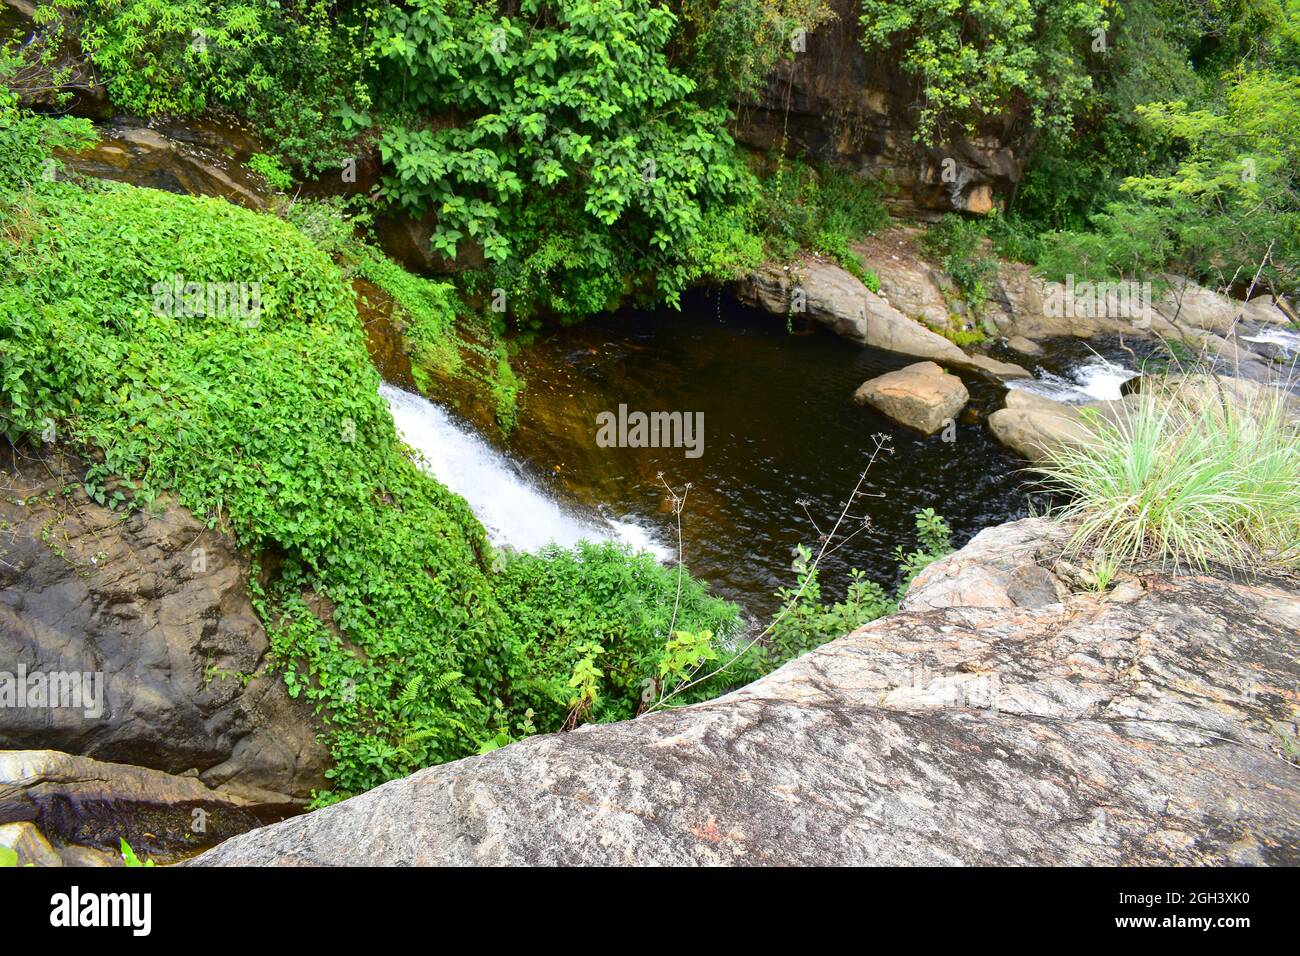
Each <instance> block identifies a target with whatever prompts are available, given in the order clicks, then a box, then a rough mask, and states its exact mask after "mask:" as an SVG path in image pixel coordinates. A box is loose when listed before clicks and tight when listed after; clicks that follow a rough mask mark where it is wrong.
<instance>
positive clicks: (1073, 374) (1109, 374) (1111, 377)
mask: <svg viewBox="0 0 1300 956" xmlns="http://www.w3.org/2000/svg"><path fill="white" fill-rule="evenodd" d="M1068 375H1069V377H1068V378H1067V377H1065V376H1062V375H1056V374H1054V373H1052V372H1048V371H1046V370H1045V369H1040V370H1039V372H1038V377H1037V378H1026V379H1016V380H1014V381H1011V382H1008V383H1007V387H1008V388H1019V389H1024V390H1025V391H1027V392H1036V393H1037V394H1039V395H1045V396H1046V397H1047V398H1051V399H1055V400H1056V401H1058V402H1064V403H1065V404H1066V405H1078V404H1080V403H1082V402H1095V401H1106V402H1113V401H1118V400H1119V399H1120V398H1123V396H1124V393H1123V391H1122V386H1123V385H1124V383H1125V382H1127V381H1128V380H1129V379H1132V378H1137V376H1138V373H1137V372H1135V371H1133V370H1132V369H1129V368H1125V367H1124V366H1122V365H1117V364H1116V363H1114V362H1108V361H1107V360H1106V359H1104V358H1102V357H1101V356H1097V357H1095V358H1091V359H1089V360H1088V361H1086V362H1084V363H1083V364H1082V365H1080V366H1078V367H1077V368H1073V369H1071V370H1070V371H1069V373H1068Z"/></svg>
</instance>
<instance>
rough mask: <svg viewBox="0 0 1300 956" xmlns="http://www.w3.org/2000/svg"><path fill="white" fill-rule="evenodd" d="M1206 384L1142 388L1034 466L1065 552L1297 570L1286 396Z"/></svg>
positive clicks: (1296, 465)
mask: <svg viewBox="0 0 1300 956" xmlns="http://www.w3.org/2000/svg"><path fill="white" fill-rule="evenodd" d="M1243 384H1244V383H1235V382H1234V383H1225V382H1223V380H1220V379H1215V378H1213V377H1212V376H1188V377H1187V378H1184V379H1181V380H1179V381H1177V382H1175V383H1164V384H1157V385H1154V386H1153V387H1149V388H1144V391H1143V392H1142V393H1141V394H1140V395H1135V396H1132V397H1130V399H1129V400H1128V402H1127V403H1126V405H1127V412H1126V413H1123V414H1119V415H1116V416H1114V418H1113V420H1102V419H1101V418H1100V417H1099V416H1098V417H1096V418H1094V419H1093V420H1092V421H1093V430H1094V435H1095V437H1094V438H1093V440H1092V441H1090V442H1089V443H1088V444H1086V445H1079V446H1072V447H1065V448H1062V449H1060V450H1058V451H1057V452H1056V453H1055V454H1054V455H1053V458H1052V460H1051V461H1050V462H1047V463H1044V464H1042V465H1040V466H1039V467H1038V470H1039V471H1041V472H1042V473H1043V474H1044V476H1045V478H1044V484H1045V485H1046V486H1047V487H1048V488H1050V489H1052V490H1054V491H1059V492H1064V493H1065V494H1067V495H1068V496H1069V504H1067V505H1066V506H1064V508H1063V509H1062V510H1061V511H1060V512H1059V516H1060V517H1061V518H1062V519H1064V520H1065V521H1067V522H1068V523H1070V524H1072V525H1074V528H1075V530H1074V534H1073V536H1072V538H1071V540H1070V545H1069V550H1070V551H1071V552H1072V553H1075V554H1080V553H1092V552H1099V553H1101V554H1103V555H1106V556H1108V557H1110V558H1113V559H1116V560H1118V561H1119V562H1120V563H1122V564H1129V565H1131V564H1134V563H1137V562H1144V561H1153V560H1154V561H1162V562H1166V563H1170V562H1172V563H1173V564H1174V565H1175V566H1180V565H1183V566H1191V567H1196V568H1198V569H1201V570H1204V569H1205V568H1207V567H1208V566H1209V565H1211V564H1217V565H1223V566H1227V567H1229V568H1236V569H1244V568H1248V567H1255V568H1259V567H1270V568H1275V569H1280V570H1294V569H1296V568H1300V428H1297V424H1296V422H1295V421H1293V420H1292V418H1291V415H1290V412H1289V409H1288V405H1287V399H1286V397H1285V396H1284V395H1283V394H1282V393H1280V392H1278V391H1276V390H1273V389H1265V388H1259V389H1247V388H1245V387H1242V386H1243Z"/></svg>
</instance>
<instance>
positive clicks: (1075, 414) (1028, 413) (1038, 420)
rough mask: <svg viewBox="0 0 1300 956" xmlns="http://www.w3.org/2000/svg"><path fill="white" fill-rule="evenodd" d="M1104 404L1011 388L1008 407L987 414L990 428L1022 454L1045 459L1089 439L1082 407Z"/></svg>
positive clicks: (1003, 442) (1006, 443)
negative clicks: (1074, 402) (1069, 400)
mask: <svg viewBox="0 0 1300 956" xmlns="http://www.w3.org/2000/svg"><path fill="white" fill-rule="evenodd" d="M1101 404H1105V403H1089V405H1088V406H1082V405H1065V404H1063V403H1061V402H1057V401H1053V400H1052V399H1050V398H1047V397H1046V396H1043V395H1038V394H1035V393H1034V392H1027V391H1022V390H1019V389H1011V390H1009V391H1008V392H1007V397H1006V404H1005V406H1004V407H1003V408H1000V409H998V410H997V411H996V412H994V413H993V414H992V415H990V416H989V417H988V423H989V430H990V431H991V432H993V435H994V437H995V438H997V440H998V441H1000V442H1002V444H1004V445H1006V446H1007V447H1008V448H1010V449H1011V450H1012V451H1014V452H1015V453H1016V454H1018V455H1020V457H1022V458H1026V459H1028V460H1029V461H1033V462H1040V461H1045V460H1047V459H1048V458H1049V457H1050V456H1051V453H1052V452H1053V451H1055V450H1056V449H1058V448H1061V447H1062V446H1065V445H1071V444H1080V443H1083V442H1085V441H1087V440H1088V438H1089V436H1090V435H1091V434H1092V431H1091V429H1090V428H1089V427H1088V425H1087V424H1086V422H1085V420H1084V417H1083V412H1082V409H1083V408H1084V407H1096V406H1098V405H1101Z"/></svg>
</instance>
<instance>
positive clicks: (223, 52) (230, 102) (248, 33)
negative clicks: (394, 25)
mask: <svg viewBox="0 0 1300 956" xmlns="http://www.w3.org/2000/svg"><path fill="white" fill-rule="evenodd" d="M377 5H378V4H377V3H376V2H375V0H353V2H348V0H343V2H340V3H329V2H326V0H55V3H54V4H53V7H54V8H56V9H57V11H58V13H59V14H60V15H61V17H62V18H63V21H64V22H65V23H66V24H67V29H69V30H70V31H71V32H72V33H73V34H74V35H75V36H76V39H77V42H78V43H79V44H80V46H81V48H82V49H83V50H85V51H86V53H87V54H89V56H90V58H91V59H92V61H93V62H94V64H95V66H96V67H97V68H98V71H99V73H100V74H101V75H102V76H103V77H104V78H105V81H106V83H107V86H108V92H109V97H110V98H111V100H112V102H113V103H114V105H116V106H117V107H118V108H119V109H122V110H125V111H127V112H131V113H136V114H138V115H142V116H156V115H160V114H174V115H192V114H195V113H199V112H201V111H203V110H204V109H209V108H212V107H221V108H224V109H226V110H229V111H230V112H232V113H234V114H235V115H236V116H239V117H241V118H243V119H245V120H248V121H250V122H252V123H254V124H255V125H256V126H257V127H258V128H259V129H261V130H262V132H263V133H264V134H265V135H266V136H267V138H268V140H269V141H270V142H271V143H272V144H273V145H274V147H275V150H276V152H277V153H278V154H279V155H280V156H282V157H284V158H286V159H289V160H291V161H292V162H293V163H294V164H295V165H298V166H300V167H302V168H304V169H307V170H309V171H310V170H316V169H321V168H325V167H330V166H334V167H337V165H338V164H339V163H340V162H341V161H342V159H343V157H344V156H345V155H350V154H347V153H344V152H343V151H342V144H343V143H344V142H345V141H346V140H347V139H348V138H350V137H351V135H352V134H353V130H352V128H351V124H350V123H348V122H347V121H346V120H347V118H348V117H352V116H356V115H359V114H357V112H356V110H355V109H354V108H353V107H354V106H360V108H361V109H365V108H366V107H368V105H369V86H368V84H367V83H366V82H365V81H364V77H363V73H364V69H365V64H364V44H363V43H362V41H361V36H362V32H363V27H364V24H365V23H366V22H367V21H368V19H369V18H370V17H371V16H373V8H374V7H376V6H377Z"/></svg>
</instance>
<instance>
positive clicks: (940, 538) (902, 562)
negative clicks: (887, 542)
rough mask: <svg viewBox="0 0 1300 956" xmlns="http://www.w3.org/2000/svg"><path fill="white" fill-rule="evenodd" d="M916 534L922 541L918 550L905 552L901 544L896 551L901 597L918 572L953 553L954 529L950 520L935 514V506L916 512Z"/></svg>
mask: <svg viewBox="0 0 1300 956" xmlns="http://www.w3.org/2000/svg"><path fill="white" fill-rule="evenodd" d="M916 534H917V538H918V539H919V543H920V547H918V548H917V550H915V551H910V552H908V553H907V554H904V553H903V546H902V545H899V546H898V547H897V549H896V550H895V552H894V557H895V559H897V561H898V569H899V573H900V574H901V575H902V581H901V582H900V583H899V585H898V594H899V597H900V598H901V597H902V596H903V595H904V594H906V593H907V589H908V588H910V587H911V586H912V581H913V580H914V579H915V578H916V576H917V575H918V574H920V573H921V572H922V571H924V570H925V569H926V568H928V567H929V566H930V565H932V564H934V562H936V561H938V560H939V559H940V558H942V557H943V556H944V555H947V554H951V553H952V529H951V528H949V527H948V522H946V521H944V520H943V518H941V517H940V516H939V515H937V514H935V511H934V509H933V508H923V509H922V510H920V511H918V512H917V513H916Z"/></svg>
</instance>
